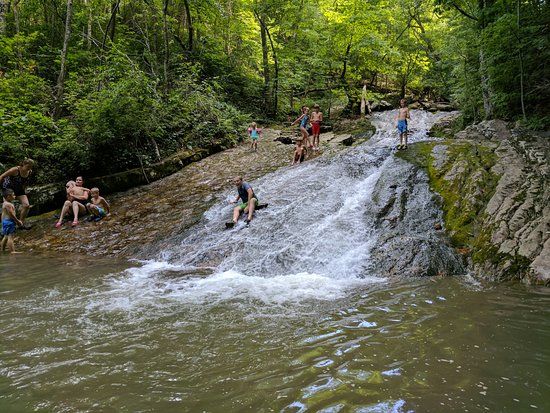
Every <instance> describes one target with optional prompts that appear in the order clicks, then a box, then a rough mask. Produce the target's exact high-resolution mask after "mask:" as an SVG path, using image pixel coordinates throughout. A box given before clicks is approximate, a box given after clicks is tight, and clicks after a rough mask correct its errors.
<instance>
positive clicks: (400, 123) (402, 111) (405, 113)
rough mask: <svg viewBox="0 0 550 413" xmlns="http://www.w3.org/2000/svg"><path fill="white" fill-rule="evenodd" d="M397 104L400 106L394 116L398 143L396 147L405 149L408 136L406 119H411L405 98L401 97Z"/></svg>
mask: <svg viewBox="0 0 550 413" xmlns="http://www.w3.org/2000/svg"><path fill="white" fill-rule="evenodd" d="M399 105H400V106H401V107H400V108H399V110H398V112H397V116H396V118H395V127H396V128H397V130H398V131H399V145H397V149H407V148H408V146H407V138H408V122H407V120H410V119H411V114H410V112H409V108H408V106H407V101H406V100H405V99H401V100H400V101H399Z"/></svg>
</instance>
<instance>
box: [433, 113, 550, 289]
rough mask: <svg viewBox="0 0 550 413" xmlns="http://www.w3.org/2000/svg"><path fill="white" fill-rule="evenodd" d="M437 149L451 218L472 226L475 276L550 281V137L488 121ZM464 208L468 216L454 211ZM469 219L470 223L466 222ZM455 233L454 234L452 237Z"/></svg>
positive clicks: (436, 170) (437, 173)
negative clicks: (546, 137)
mask: <svg viewBox="0 0 550 413" xmlns="http://www.w3.org/2000/svg"><path fill="white" fill-rule="evenodd" d="M455 138H456V139H457V140H455V141H446V142H445V145H437V146H436V147H434V150H433V152H432V159H433V162H432V164H431V167H432V168H433V171H432V176H434V177H435V176H439V177H440V185H439V187H440V191H441V192H442V195H443V197H444V198H446V199H447V202H448V201H449V200H451V199H453V198H452V195H451V194H452V193H459V194H460V196H459V197H456V198H454V199H453V200H452V203H454V204H456V205H447V207H446V208H447V220H451V221H452V220H453V219H455V220H457V221H458V222H457V223H456V224H457V225H455V226H454V227H453V223H452V222H450V223H449V224H450V225H449V226H450V227H451V228H453V229H452V230H451V231H455V235H456V234H458V233H459V232H460V225H459V224H463V225H465V226H466V227H467V231H468V234H467V235H465V237H466V236H469V239H467V240H465V238H462V239H461V241H463V242H464V241H466V243H469V244H471V245H473V250H472V260H473V267H474V271H475V272H476V273H477V274H478V275H479V276H481V277H490V278H495V279H510V278H521V279H523V280H524V281H527V282H533V283H539V284H549V283H550V185H549V183H550V166H549V164H548V159H549V155H550V153H549V152H550V150H549V144H548V140H547V139H544V138H541V137H536V136H533V135H528V134H527V133H526V132H525V131H521V130H517V129H513V130H511V129H509V128H508V127H507V125H506V124H505V123H504V122H502V121H489V122H482V123H481V124H479V125H473V126H470V127H468V128H467V129H465V130H464V131H462V132H460V133H458V134H456V135H455ZM453 206H454V207H456V209H457V210H460V211H462V212H464V213H463V214H462V215H460V214H459V213H456V214H455V213H453V211H455V210H454V209H453ZM461 219H462V221H461ZM451 235H453V233H451Z"/></svg>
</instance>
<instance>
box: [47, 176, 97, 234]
mask: <svg viewBox="0 0 550 413" xmlns="http://www.w3.org/2000/svg"><path fill="white" fill-rule="evenodd" d="M70 183H71V181H69V182H67V185H66V188H67V200H66V201H65V203H64V204H63V207H62V208H61V213H60V214H59V221H57V222H56V223H55V227H56V228H59V227H60V226H61V225H62V224H63V218H64V217H65V214H67V213H68V212H69V211H72V213H73V222H72V224H71V225H72V226H73V227H75V226H77V225H78V223H79V221H78V214H82V215H84V214H86V213H87V212H88V210H87V209H86V204H87V203H88V198H89V196H90V190H89V189H88V188H84V187H83V186H82V185H83V184H84V178H82V177H81V176H78V177H77V178H76V180H75V184H74V185H72V186H71V185H70Z"/></svg>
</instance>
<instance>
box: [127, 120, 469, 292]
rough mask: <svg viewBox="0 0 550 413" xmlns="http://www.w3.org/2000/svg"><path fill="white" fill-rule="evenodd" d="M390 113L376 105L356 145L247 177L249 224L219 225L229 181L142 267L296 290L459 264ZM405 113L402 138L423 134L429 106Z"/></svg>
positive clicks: (337, 287) (451, 269)
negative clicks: (402, 155) (405, 156)
mask: <svg viewBox="0 0 550 413" xmlns="http://www.w3.org/2000/svg"><path fill="white" fill-rule="evenodd" d="M393 116H394V114H392V113H382V114H377V115H376V116H375V117H374V123H375V126H376V127H377V132H376V134H375V135H374V136H373V137H372V138H371V139H370V140H369V141H367V142H366V143H364V144H362V145H359V146H356V147H352V148H350V149H348V150H345V151H341V152H338V153H336V154H335V155H332V156H326V157H318V158H316V159H315V160H312V161H308V162H305V163H302V164H300V165H297V166H293V167H287V168H283V169H281V170H278V171H276V172H273V173H271V174H269V175H267V176H264V177H262V178H260V179H258V180H256V181H254V182H251V184H252V186H253V187H254V190H255V192H256V194H257V195H258V197H259V199H260V201H261V202H267V203H269V207H268V208H267V209H264V210H260V211H257V212H256V216H255V219H254V220H253V221H252V223H251V226H250V227H249V228H245V227H244V222H241V223H239V224H238V225H237V227H236V228H234V229H232V230H225V229H223V228H224V222H226V221H228V220H230V217H231V214H232V208H233V205H231V204H229V202H228V201H229V200H231V199H234V197H235V194H236V190H233V191H231V192H228V193H224V194H222V195H221V196H220V200H219V202H217V203H216V204H215V205H214V206H213V207H212V208H211V209H209V210H208V211H207V212H206V213H205V214H204V216H203V219H202V220H201V222H199V223H198V224H197V225H195V226H193V227H192V228H190V229H189V230H187V231H186V232H185V233H184V234H182V235H181V236H180V238H178V239H174V240H171V241H170V243H171V245H172V246H171V247H169V248H167V249H166V250H164V251H163V252H162V254H161V258H160V260H159V261H157V262H154V263H152V262H149V263H148V264H147V265H146V266H145V267H143V270H144V271H145V272H147V273H149V272H151V273H156V274H158V273H159V272H162V271H165V272H166V271H170V272H176V273H178V272H179V273H180V274H187V275H189V276H190V278H193V276H194V275H197V274H200V275H201V277H200V280H199V281H195V282H194V283H193V285H194V286H195V287H196V283H197V282H198V283H207V284H208V285H209V286H211V283H210V280H206V279H205V278H204V275H205V274H206V275H207V276H208V277H214V278H215V279H216V280H217V281H218V283H220V285H223V284H224V283H223V282H221V280H222V279H224V280H225V282H226V283H230V284H232V285H236V284H238V283H239V282H238V281H237V280H240V281H241V282H242V283H243V285H246V287H245V288H246V289H247V290H249V289H250V288H251V287H250V283H251V282H252V283H255V287H254V288H253V289H254V290H256V287H257V286H258V284H260V285H261V284H265V283H269V284H270V285H271V286H272V287H273V284H274V283H275V284H277V285H278V287H277V288H273V290H275V291H280V289H281V288H282V289H283V290H285V291H286V293H289V292H290V290H294V291H295V290H296V289H298V290H302V291H301V294H306V293H307V292H312V291H313V290H317V291H319V287H320V286H322V288H324V289H325V291H330V292H331V293H332V294H337V293H338V292H342V291H343V290H345V289H346V288H348V287H350V286H353V285H355V284H356V283H358V282H360V283H365V282H379V281H382V280H384V277H387V276H401V277H402V276H407V275H435V274H456V273H460V272H464V268H463V267H462V265H461V263H460V260H459V259H458V258H457V257H456V256H455V254H454V252H453V250H452V248H450V247H449V246H448V245H447V243H446V242H445V239H444V237H443V236H442V235H441V234H440V232H438V231H436V230H434V229H433V227H434V224H435V223H441V222H442V218H441V213H440V211H439V210H438V208H437V206H436V203H435V197H434V195H433V193H431V192H430V190H429V187H428V182H427V178H426V176H425V174H424V173H423V172H421V171H419V170H417V169H416V168H415V167H413V166H412V165H411V164H409V163H407V162H405V161H403V160H400V159H399V158H397V157H395V156H394V151H395V149H394V147H395V145H396V142H397V139H396V133H397V132H396V130H395V128H394V119H393ZM412 118H413V120H412V122H411V124H412V125H413V129H412V131H411V136H410V139H409V142H411V143H412V142H416V141H419V140H424V139H427V130H428V128H429V127H430V126H431V124H432V123H433V122H434V120H435V119H437V116H434V115H433V114H427V113H424V112H422V111H413V112H412ZM245 180H246V177H245ZM165 244H166V243H165ZM168 245H170V244H168ZM138 272H139V271H138ZM208 277H207V278H208ZM184 282H187V280H186V281H184ZM249 292H250V291H249ZM290 295H291V296H292V295H293V294H290ZM262 297H264V298H265V294H263V293H262Z"/></svg>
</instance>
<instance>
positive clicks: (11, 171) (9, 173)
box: [0, 166, 18, 182]
mask: <svg viewBox="0 0 550 413" xmlns="http://www.w3.org/2000/svg"><path fill="white" fill-rule="evenodd" d="M17 171H18V169H17V166H14V167H13V168H10V169H8V170H7V171H6V172H4V173H3V174H2V175H0V182H2V181H3V180H4V178H6V177H7V176H15V175H16V174H17Z"/></svg>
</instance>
